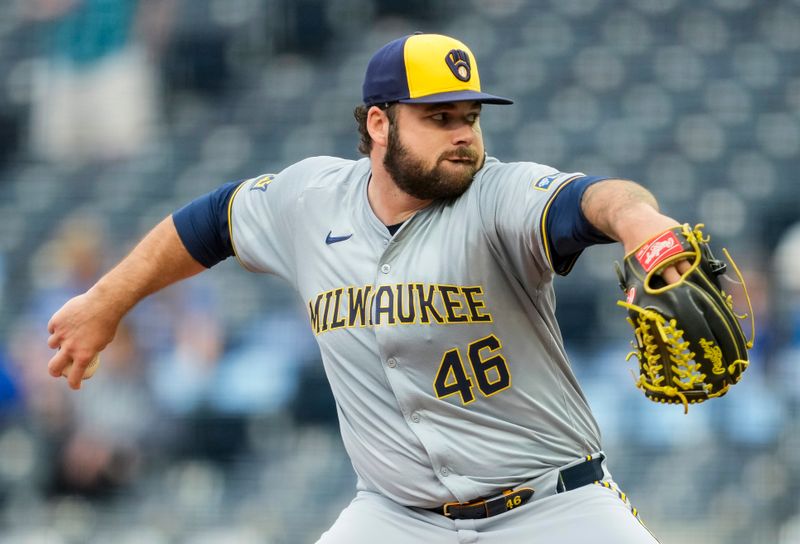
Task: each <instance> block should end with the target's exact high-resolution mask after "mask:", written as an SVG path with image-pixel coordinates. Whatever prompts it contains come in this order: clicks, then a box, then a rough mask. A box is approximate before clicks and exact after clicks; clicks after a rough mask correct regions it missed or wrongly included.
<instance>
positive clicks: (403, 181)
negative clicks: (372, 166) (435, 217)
mask: <svg viewBox="0 0 800 544" xmlns="http://www.w3.org/2000/svg"><path fill="white" fill-rule="evenodd" d="M396 127H397V125H396V124H392V126H391V128H390V129H389V141H388V144H387V147H386V155H385V156H384V158H383V166H384V168H386V171H387V172H389V174H390V175H391V176H392V179H393V180H394V182H395V183H396V184H397V186H398V187H399V188H400V189H402V190H403V191H404V192H405V193H408V194H409V195H411V196H413V197H414V198H418V199H420V200H435V199H439V198H455V197H458V196H461V195H462V194H464V191H466V190H467V189H468V188H469V186H470V185H471V184H472V179H473V177H474V176H475V172H477V171H478V170H480V168H481V166H483V157H479V156H478V153H477V152H476V151H475V150H474V149H472V148H470V147H459V148H457V149H455V150H453V151H451V152H449V153H443V154H442V155H440V156H439V157H438V158H437V159H436V164H435V165H434V166H433V167H431V168H427V167H426V166H425V164H424V163H423V161H422V160H421V159H419V158H417V157H414V156H412V154H411V151H409V150H408V148H407V147H406V146H404V145H403V143H402V142H401V141H400V137H399V135H398V134H397V128H396ZM454 158H459V159H469V160H471V161H472V162H471V163H464V167H463V168H458V171H452V170H450V171H448V170H446V169H445V168H443V165H442V163H443V162H444V161H446V160H448V159H454Z"/></svg>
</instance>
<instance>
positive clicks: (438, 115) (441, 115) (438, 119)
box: [431, 113, 447, 123]
mask: <svg viewBox="0 0 800 544" xmlns="http://www.w3.org/2000/svg"><path fill="white" fill-rule="evenodd" d="M431 119H433V120H434V121H436V122H439V123H442V122H444V121H446V120H447V114H445V113H434V114H433V115H431Z"/></svg>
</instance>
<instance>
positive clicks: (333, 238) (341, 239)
mask: <svg viewBox="0 0 800 544" xmlns="http://www.w3.org/2000/svg"><path fill="white" fill-rule="evenodd" d="M332 233H333V231H328V235H327V236H326V237H325V243H326V244H328V245H331V244H335V243H336V242H344V241H345V240H349V239H350V238H351V237H352V236H353V235H352V234H348V235H346V236H331V234H332Z"/></svg>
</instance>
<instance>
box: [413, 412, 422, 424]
mask: <svg viewBox="0 0 800 544" xmlns="http://www.w3.org/2000/svg"><path fill="white" fill-rule="evenodd" d="M411 421H413V422H414V423H419V422H420V421H422V416H420V415H419V414H418V413H417V412H413V413H412V414H411Z"/></svg>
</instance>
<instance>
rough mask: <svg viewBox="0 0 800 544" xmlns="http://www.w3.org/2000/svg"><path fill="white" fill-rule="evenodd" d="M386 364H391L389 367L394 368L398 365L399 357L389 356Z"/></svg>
mask: <svg viewBox="0 0 800 544" xmlns="http://www.w3.org/2000/svg"><path fill="white" fill-rule="evenodd" d="M386 364H387V365H388V366H389V368H394V367H396V366H397V359H395V358H394V357H389V359H388V360H387V361H386Z"/></svg>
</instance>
